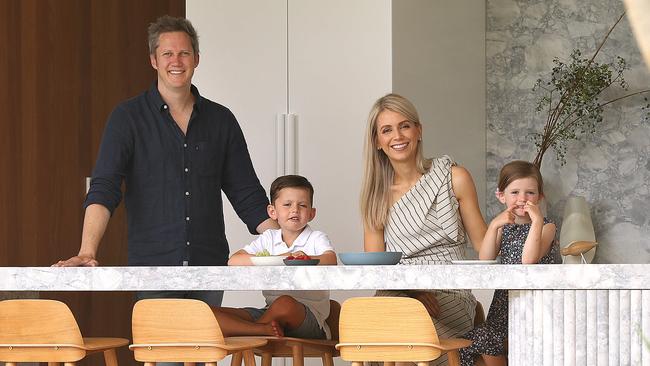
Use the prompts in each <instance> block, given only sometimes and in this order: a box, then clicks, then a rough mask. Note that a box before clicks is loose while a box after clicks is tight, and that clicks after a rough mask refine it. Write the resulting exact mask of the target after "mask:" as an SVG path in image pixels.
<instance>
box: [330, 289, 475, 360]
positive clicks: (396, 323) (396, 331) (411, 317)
mask: <svg viewBox="0 0 650 366" xmlns="http://www.w3.org/2000/svg"><path fill="white" fill-rule="evenodd" d="M339 340H340V343H339V344H337V345H336V348H337V349H338V350H339V351H341V358H342V359H344V360H346V361H351V362H352V366H362V364H363V362H364V361H379V362H384V363H385V364H388V365H393V364H394V362H415V363H417V364H418V366H426V365H428V364H429V361H432V360H435V359H437V358H438V357H440V356H441V355H443V354H447V356H448V359H449V365H450V366H455V365H459V364H460V359H459V356H458V350H459V349H460V348H463V347H467V346H469V345H470V344H472V342H471V341H469V340H467V339H461V338H449V339H439V338H438V333H437V332H436V328H435V326H434V324H433V321H432V320H431V317H430V316H429V313H427V310H426V309H425V307H424V305H422V303H421V302H419V301H418V300H415V299H412V298H408V297H357V298H352V299H348V300H347V301H345V302H344V303H343V307H342V309H341V319H340V322H339Z"/></svg>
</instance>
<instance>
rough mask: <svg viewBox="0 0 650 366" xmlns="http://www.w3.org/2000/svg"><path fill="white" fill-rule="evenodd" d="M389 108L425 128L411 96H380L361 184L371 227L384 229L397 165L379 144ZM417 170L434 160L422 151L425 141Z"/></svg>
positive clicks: (364, 212)
mask: <svg viewBox="0 0 650 366" xmlns="http://www.w3.org/2000/svg"><path fill="white" fill-rule="evenodd" d="M385 110H389V111H393V112H396V113H399V114H401V115H403V116H404V117H406V119H407V120H408V121H409V122H411V123H413V124H415V125H416V126H419V127H420V128H422V125H421V123H420V117H418V112H417V110H416V109H415V106H413V103H411V102H410V101H409V100H408V99H406V98H404V97H403V96H401V95H398V94H387V95H385V96H383V97H381V98H379V99H378V100H377V101H376V102H375V104H374V105H373V106H372V109H371V110H370V115H369V116H368V125H367V127H366V136H365V143H364V161H365V162H364V165H365V169H364V174H363V184H362V186H361V216H362V217H363V224H364V225H365V227H367V228H372V229H375V230H382V229H383V228H384V225H385V224H386V220H387V219H388V211H389V210H390V204H391V196H390V187H391V185H392V184H393V175H394V171H393V166H392V165H391V163H390V160H389V159H388V156H386V154H385V153H384V151H383V150H381V149H379V148H378V145H377V118H378V117H379V114H380V113H381V112H383V111H385ZM415 161H416V166H417V170H418V171H419V172H420V173H422V174H424V173H426V172H427V171H428V170H429V168H430V167H431V160H428V159H425V158H424V156H423V154H422V141H420V142H419V143H418V147H417V151H416V157H415Z"/></svg>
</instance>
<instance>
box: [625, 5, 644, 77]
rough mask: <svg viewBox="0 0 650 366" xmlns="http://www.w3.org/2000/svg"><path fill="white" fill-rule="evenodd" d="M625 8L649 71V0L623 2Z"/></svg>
mask: <svg viewBox="0 0 650 366" xmlns="http://www.w3.org/2000/svg"><path fill="white" fill-rule="evenodd" d="M625 8H626V9H627V17H628V19H630V24H631V25H632V31H633V32H634V37H635V38H636V41H637V43H638V44H639V49H641V54H642V55H643V58H644V59H645V64H646V66H647V67H648V69H649V70H650V0H625Z"/></svg>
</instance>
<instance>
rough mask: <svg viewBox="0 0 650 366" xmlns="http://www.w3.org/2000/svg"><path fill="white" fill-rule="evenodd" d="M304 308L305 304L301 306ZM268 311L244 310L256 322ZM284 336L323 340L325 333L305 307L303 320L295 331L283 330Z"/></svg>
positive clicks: (263, 309)
mask: <svg viewBox="0 0 650 366" xmlns="http://www.w3.org/2000/svg"><path fill="white" fill-rule="evenodd" d="M302 306H305V304H302ZM267 309H268V307H267V308H262V309H258V308H244V310H246V311H247V312H248V313H249V314H250V315H251V316H252V317H253V321H257V319H259V318H260V317H261V316H262V314H264V312H265V311H266V310H267ZM284 335H285V336H286V337H293V338H305V339H325V338H326V335H325V331H324V330H323V329H322V328H321V327H320V325H318V321H317V320H316V317H315V316H314V314H313V313H312V312H311V310H309V308H308V307H307V306H305V320H303V321H302V324H300V326H299V327H298V328H296V329H285V331H284Z"/></svg>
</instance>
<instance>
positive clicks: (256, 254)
mask: <svg viewBox="0 0 650 366" xmlns="http://www.w3.org/2000/svg"><path fill="white" fill-rule="evenodd" d="M255 256H256V257H270V256H271V253H269V251H268V250H266V249H264V250H263V251H261V252H257V253H255Z"/></svg>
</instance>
